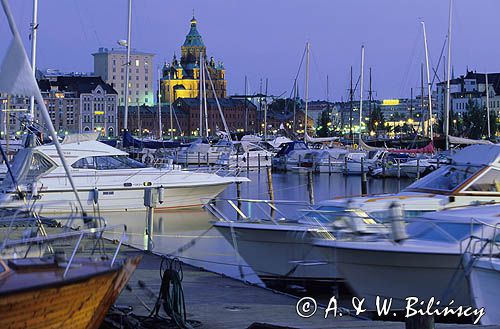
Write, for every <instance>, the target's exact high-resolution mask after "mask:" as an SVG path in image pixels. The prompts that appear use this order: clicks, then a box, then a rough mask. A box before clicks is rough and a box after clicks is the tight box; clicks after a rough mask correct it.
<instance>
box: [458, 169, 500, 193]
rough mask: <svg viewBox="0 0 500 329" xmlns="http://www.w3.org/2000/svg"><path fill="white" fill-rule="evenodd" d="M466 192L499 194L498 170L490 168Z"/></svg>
mask: <svg viewBox="0 0 500 329" xmlns="http://www.w3.org/2000/svg"><path fill="white" fill-rule="evenodd" d="M466 191H467V192H493V193H499V192H500V170H498V169H494V168H490V169H489V170H488V171H487V172H485V173H484V174H482V175H481V176H480V177H479V178H478V179H476V180H475V181H474V182H472V184H470V185H469V187H467V188H466Z"/></svg>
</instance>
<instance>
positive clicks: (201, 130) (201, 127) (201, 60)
mask: <svg viewBox="0 0 500 329" xmlns="http://www.w3.org/2000/svg"><path fill="white" fill-rule="evenodd" d="M199 78H200V87H199V91H198V95H199V96H200V134H199V136H200V137H202V136H203V56H202V53H201V51H200V74H199Z"/></svg>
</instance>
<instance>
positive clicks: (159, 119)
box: [158, 68, 170, 140]
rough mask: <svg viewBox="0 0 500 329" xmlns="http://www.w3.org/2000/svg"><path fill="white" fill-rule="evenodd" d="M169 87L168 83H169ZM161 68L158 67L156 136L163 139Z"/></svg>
mask: <svg viewBox="0 0 500 329" xmlns="http://www.w3.org/2000/svg"><path fill="white" fill-rule="evenodd" d="M169 88H170V85H169ZM160 91H161V68H158V138H159V139H160V140H162V139H163V127H162V124H161V92H160Z"/></svg>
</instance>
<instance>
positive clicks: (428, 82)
mask: <svg viewBox="0 0 500 329" xmlns="http://www.w3.org/2000/svg"><path fill="white" fill-rule="evenodd" d="M421 23H422V28H423V31H424V48H425V66H426V69H427V97H428V104H427V105H428V106H429V127H430V129H429V130H430V138H431V142H432V141H434V134H433V131H432V95H431V73H430V71H429V51H428V49H427V34H426V32H425V22H421ZM445 138H446V139H447V138H448V136H445Z"/></svg>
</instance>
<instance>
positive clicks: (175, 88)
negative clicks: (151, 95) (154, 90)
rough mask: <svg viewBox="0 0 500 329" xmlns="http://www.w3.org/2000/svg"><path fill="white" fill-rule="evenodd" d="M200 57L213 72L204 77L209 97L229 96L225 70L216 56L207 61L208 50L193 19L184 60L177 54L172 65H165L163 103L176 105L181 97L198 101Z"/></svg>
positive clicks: (183, 50)
mask: <svg viewBox="0 0 500 329" xmlns="http://www.w3.org/2000/svg"><path fill="white" fill-rule="evenodd" d="M200 55H201V57H202V58H203V60H204V62H205V65H206V67H207V68H208V71H209V73H210V79H211V80H212V82H213V87H214V88H213V89H212V85H211V83H210V79H209V77H208V76H207V74H205V77H206V78H205V90H206V92H207V98H213V97H214V92H213V90H215V94H216V95H217V97H218V98H225V97H226V96H227V94H226V90H227V81H226V77H225V74H226V70H225V68H224V65H223V64H222V62H217V63H216V62H215V60H214V58H213V57H210V59H208V57H207V48H206V47H205V44H204V43H203V39H202V37H201V35H200V33H199V32H198V29H197V21H196V19H195V18H194V17H193V18H192V19H191V27H190V30H189V33H188V34H187V35H186V39H185V41H184V44H183V45H182V46H181V58H180V60H179V59H177V56H176V55H174V57H173V59H172V62H171V63H165V65H164V66H163V69H162V77H161V82H160V84H161V88H160V90H161V92H160V94H161V102H162V103H169V102H170V101H172V102H175V101H176V100H177V99H178V98H198V97H199V89H200V63H199V62H200Z"/></svg>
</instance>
